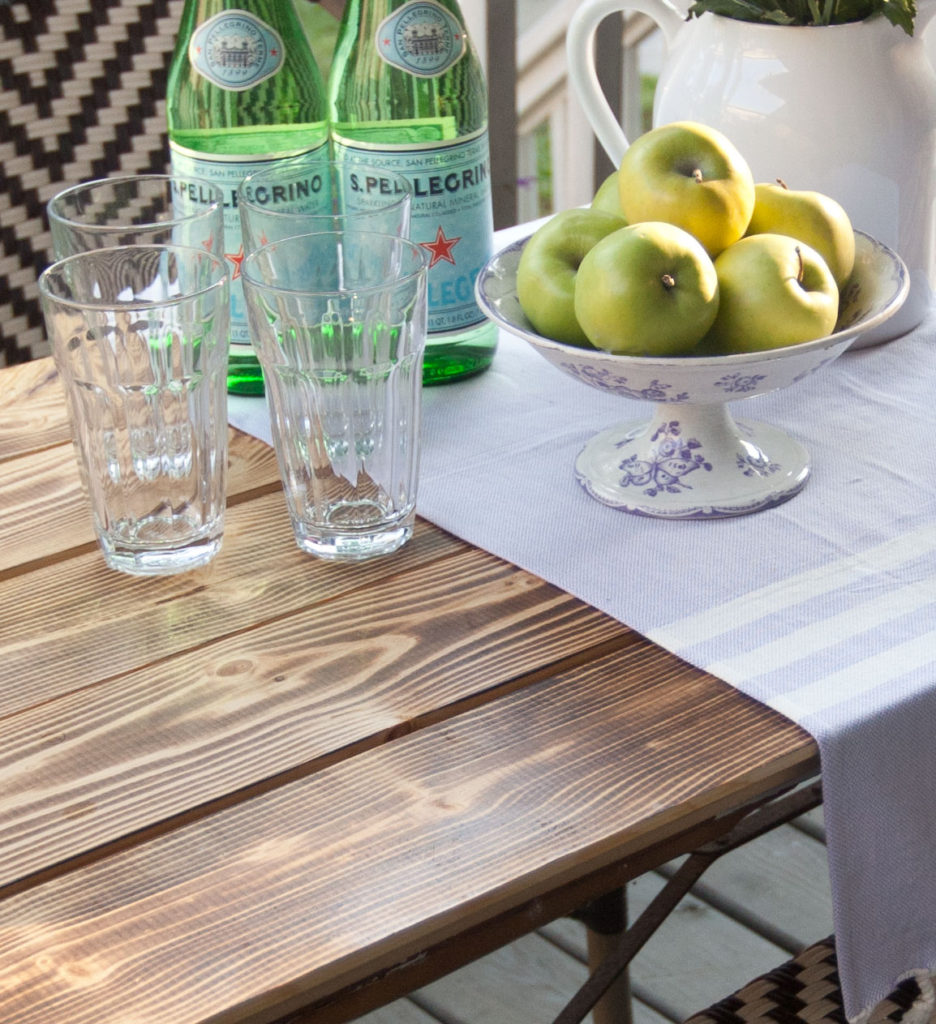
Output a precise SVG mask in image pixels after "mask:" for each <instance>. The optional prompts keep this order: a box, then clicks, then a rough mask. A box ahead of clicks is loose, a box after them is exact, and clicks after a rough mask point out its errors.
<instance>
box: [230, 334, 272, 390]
mask: <svg viewBox="0 0 936 1024" xmlns="http://www.w3.org/2000/svg"><path fill="white" fill-rule="evenodd" d="M227 389H228V391H229V392H230V393H231V394H232V395H262V394H263V371H262V370H261V369H260V363H259V361H258V360H257V357H256V356H255V355H254V353H253V349H252V348H251V347H250V346H249V345H240V344H238V345H232V346H231V351H230V354H229V356H228V374H227Z"/></svg>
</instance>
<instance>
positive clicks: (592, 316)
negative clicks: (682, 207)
mask: <svg viewBox="0 0 936 1024" xmlns="http://www.w3.org/2000/svg"><path fill="white" fill-rule="evenodd" d="M717 310H718V278H717V275H716V274H715V267H714V266H713V264H712V261H711V259H710V258H709V256H708V253H706V251H705V249H703V248H702V245H701V244H700V243H699V242H698V241H697V240H696V239H695V238H693V237H692V235H690V234H689V233H688V232H686V231H683V230H682V228H678V227H676V226H675V225H674V224H665V223H661V222H657V221H648V222H646V223H644V224H632V225H630V226H629V227H624V228H621V229H620V230H618V231H614V232H612V233H611V234H609V235H607V236H606V237H605V238H602V239H601V241H600V242H598V243H596V244H595V245H594V246H593V247H592V248H591V250H590V251H589V252H588V253H587V254H586V256H585V258H584V259H583V260H582V264H581V266H580V267H579V272H578V276H577V277H576V279H575V315H576V317H577V318H578V321H579V324H580V325H581V327H582V330H583V331H584V332H585V334H586V336H587V337H588V340H589V341H590V342H591V343H592V344H593V345H594V346H595V347H596V348H601V349H605V350H607V351H609V352H616V353H622V354H625V355H632V356H675V355H685V354H687V353H689V352H691V351H692V349H693V348H694V346H695V345H696V343H697V342H698V341H699V340H700V339H701V338H702V337H703V335H704V334H705V333H706V331H708V329H709V327H711V325H712V322H713V321H714V319H715V314H716V312H717Z"/></svg>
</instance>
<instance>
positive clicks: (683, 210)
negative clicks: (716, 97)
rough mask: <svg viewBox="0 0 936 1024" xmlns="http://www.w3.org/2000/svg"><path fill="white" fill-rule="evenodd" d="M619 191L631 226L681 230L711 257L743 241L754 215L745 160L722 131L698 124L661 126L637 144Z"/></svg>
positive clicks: (624, 166) (627, 160)
mask: <svg viewBox="0 0 936 1024" xmlns="http://www.w3.org/2000/svg"><path fill="white" fill-rule="evenodd" d="M618 190H619V192H620V197H621V209H622V210H623V212H624V219H625V220H626V221H627V222H628V224H636V223H638V222H639V221H646V220H654V221H660V220H662V221H667V222H668V223H670V224H676V225H677V226H678V227H681V228H683V229H684V230H686V231H688V232H689V233H690V234H691V235H694V236H695V237H696V238H697V239H698V240H699V241H700V242H701V243H702V245H703V246H704V247H705V250H706V252H708V254H709V255H710V256H715V255H717V254H718V253H719V252H721V251H722V249H727V247H728V246H729V245H731V244H732V243H733V242H736V241H737V240H738V239H739V238H741V236H742V235H743V234H744V232H745V231H746V230H747V226H748V222H749V221H750V219H751V213H752V211H753V210H754V179H753V177H752V175H751V169H750V168H749V167H748V165H747V162H746V161H745V159H744V157H743V156H742V155H741V154H740V153H739V152H738V150H737V148H736V147H735V146H734V144H733V143H732V142H730V141H729V139H728V138H726V137H725V135H723V134H722V133H721V132H720V131H717V130H716V129H715V128H709V127H708V126H707V125H704V124H699V123H698V122H695V121H674V122H672V123H671V124H664V125H660V126H659V127H658V128H653V129H651V130H650V131H649V132H646V133H645V134H644V135H641V136H639V137H638V138H637V139H635V140H634V141H633V142H632V143H631V144H630V146H629V147H628V149H627V150H626V151H625V153H624V156H623V158H622V160H621V165H620V167H619V168H618Z"/></svg>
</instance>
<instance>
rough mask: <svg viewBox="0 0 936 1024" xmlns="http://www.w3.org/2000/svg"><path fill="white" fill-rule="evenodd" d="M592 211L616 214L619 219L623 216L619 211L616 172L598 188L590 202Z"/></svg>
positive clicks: (619, 200) (619, 198)
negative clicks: (605, 211)
mask: <svg viewBox="0 0 936 1024" xmlns="http://www.w3.org/2000/svg"><path fill="white" fill-rule="evenodd" d="M591 208H592V209H593V210H607V211H608V213H616V214H617V215H618V216H619V217H623V216H624V211H623V210H622V209H621V193H620V190H619V189H618V172H617V171H612V172H611V173H610V174H609V175H608V176H607V178H605V180H604V181H603V182H602V183H601V184H600V185H599V186H598V191H597V192H596V193H595V196H594V198H593V199H592V201H591Z"/></svg>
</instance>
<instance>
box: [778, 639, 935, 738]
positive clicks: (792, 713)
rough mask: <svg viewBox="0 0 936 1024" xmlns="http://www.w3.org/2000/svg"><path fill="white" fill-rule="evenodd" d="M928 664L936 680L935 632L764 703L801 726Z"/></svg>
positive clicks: (897, 645) (898, 645)
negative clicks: (819, 713)
mask: <svg viewBox="0 0 936 1024" xmlns="http://www.w3.org/2000/svg"><path fill="white" fill-rule="evenodd" d="M926 665H932V666H933V668H934V678H936V630H930V632H928V633H924V634H923V635H922V636H916V637H914V638H913V639H912V640H905V641H904V642H903V643H902V644H896V645H895V646H893V647H889V648H887V649H886V650H883V651H878V652H877V653H876V654H873V655H872V656H871V657H870V658H865V659H864V660H863V661H859V662H857V663H856V664H854V665H849V666H847V667H846V668H842V669H839V670H838V671H837V672H833V673H832V674H831V675H828V676H826V677H825V678H824V679H817V680H815V681H814V682H812V683H808V684H807V685H806V686H801V687H800V688H799V689H797V690H794V691H792V692H791V693H784V694H781V695H779V696H777V697H776V698H774V699H773V700H765V701H764V703H765V704H768V705H769V706H770V707H772V708H774V709H775V710H777V711H779V712H780V713H781V714H783V715H786V716H787V717H788V718H792V719H793V720H794V721H796V722H800V723H801V724H802V722H803V720H804V718H805V716H807V715H814V714H816V713H817V712H819V711H823V710H825V709H827V708H831V707H834V706H835V705H836V704H841V703H844V702H845V701H848V700H853V699H854V698H855V697H857V696H860V695H861V694H864V693H867V692H868V691H869V690H874V689H877V687H879V686H881V685H882V684H884V683H887V682H890V681H891V680H892V679H897V678H898V677H899V676H902V675H905V674H906V673H908V672H912V671H913V670H914V669H917V668H922V667H924V666H926ZM931 682H932V680H931ZM890 703H893V704H896V703H898V701H897V700H895V699H893V698H892V699H891V701H890ZM881 706H884V705H883V704H882V705H881Z"/></svg>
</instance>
